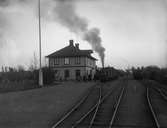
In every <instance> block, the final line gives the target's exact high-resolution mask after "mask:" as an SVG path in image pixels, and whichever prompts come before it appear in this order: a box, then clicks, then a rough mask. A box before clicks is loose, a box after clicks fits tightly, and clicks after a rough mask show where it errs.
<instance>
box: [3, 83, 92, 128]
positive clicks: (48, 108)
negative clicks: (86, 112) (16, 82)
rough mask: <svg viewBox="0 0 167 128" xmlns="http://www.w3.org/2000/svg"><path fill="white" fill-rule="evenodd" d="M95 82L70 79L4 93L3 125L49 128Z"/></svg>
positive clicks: (4, 126)
mask: <svg viewBox="0 0 167 128" xmlns="http://www.w3.org/2000/svg"><path fill="white" fill-rule="evenodd" d="M92 85H93V83H89V84H88V83H74V82H66V83H63V84H62V85H56V86H50V87H44V88H40V89H34V90H28V91H20V92H10V93H2V94H0V115H1V116H0V127H2V128H47V127H50V126H51V125H52V123H51V122H53V121H56V120H58V118H60V117H61V116H62V114H64V112H66V111H67V110H68V109H69V108H71V107H72V105H73V104H75V103H76V102H77V101H78V100H79V99H80V98H82V96H83V95H84V94H85V93H87V91H88V89H89V88H90V87H92Z"/></svg>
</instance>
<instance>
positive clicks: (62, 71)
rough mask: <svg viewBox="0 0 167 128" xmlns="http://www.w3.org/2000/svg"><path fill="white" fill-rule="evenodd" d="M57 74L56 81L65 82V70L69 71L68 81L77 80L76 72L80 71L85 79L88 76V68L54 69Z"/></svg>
mask: <svg viewBox="0 0 167 128" xmlns="http://www.w3.org/2000/svg"><path fill="white" fill-rule="evenodd" d="M54 70H55V71H57V73H55V75H56V76H55V79H56V80H64V79H65V77H64V76H65V70H69V75H70V77H69V78H67V80H75V79H76V74H75V73H76V70H80V73H81V77H83V76H84V75H85V74H86V68H85V67H72V68H71V67H64V68H54Z"/></svg>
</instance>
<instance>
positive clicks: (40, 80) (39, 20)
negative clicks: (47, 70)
mask: <svg viewBox="0 0 167 128" xmlns="http://www.w3.org/2000/svg"><path fill="white" fill-rule="evenodd" d="M38 25H39V26H38V28H39V86H43V73H42V62H41V56H42V55H41V2H40V0H38Z"/></svg>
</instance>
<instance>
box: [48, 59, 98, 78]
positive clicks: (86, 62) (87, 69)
mask: <svg viewBox="0 0 167 128" xmlns="http://www.w3.org/2000/svg"><path fill="white" fill-rule="evenodd" d="M69 59H70V64H68V65H66V64H65V63H64V58H59V64H55V63H54V61H55V58H49V66H50V67H51V68H53V69H54V70H55V78H56V79H57V80H60V79H61V80H64V79H65V77H64V71H65V70H69V71H70V77H69V78H68V79H67V80H75V79H76V70H80V73H81V77H82V78H83V76H88V75H89V74H90V73H91V76H92V78H93V76H94V74H95V66H96V62H95V60H93V59H90V58H88V57H80V64H76V63H75V61H76V60H75V57H70V58H69Z"/></svg>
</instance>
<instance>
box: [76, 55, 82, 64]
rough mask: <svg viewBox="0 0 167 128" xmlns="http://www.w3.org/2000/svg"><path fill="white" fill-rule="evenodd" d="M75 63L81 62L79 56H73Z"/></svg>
mask: <svg viewBox="0 0 167 128" xmlns="http://www.w3.org/2000/svg"><path fill="white" fill-rule="evenodd" d="M75 64H78V65H79V64H81V57H79V56H78V57H75Z"/></svg>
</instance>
